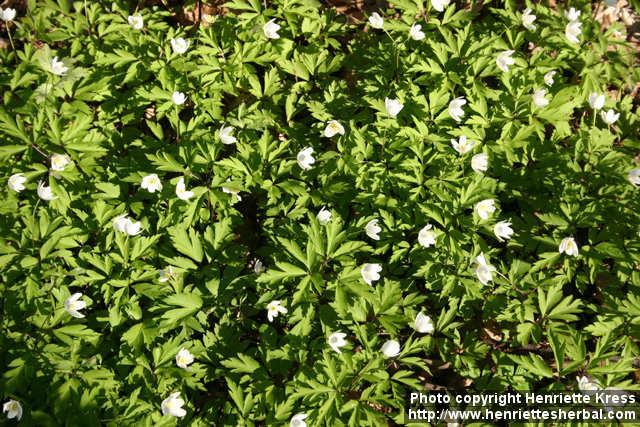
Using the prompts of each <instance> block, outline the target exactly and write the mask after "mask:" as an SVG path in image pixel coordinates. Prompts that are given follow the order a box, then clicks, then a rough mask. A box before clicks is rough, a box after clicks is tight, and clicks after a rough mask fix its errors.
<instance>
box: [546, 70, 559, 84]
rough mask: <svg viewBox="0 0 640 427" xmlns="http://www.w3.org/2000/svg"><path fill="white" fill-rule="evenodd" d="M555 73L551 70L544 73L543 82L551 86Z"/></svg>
mask: <svg viewBox="0 0 640 427" xmlns="http://www.w3.org/2000/svg"><path fill="white" fill-rule="evenodd" d="M556 73H557V72H556V71H554V70H551V71H549V72H548V73H547V74H545V75H544V83H545V84H546V85H547V86H553V76H555V75H556Z"/></svg>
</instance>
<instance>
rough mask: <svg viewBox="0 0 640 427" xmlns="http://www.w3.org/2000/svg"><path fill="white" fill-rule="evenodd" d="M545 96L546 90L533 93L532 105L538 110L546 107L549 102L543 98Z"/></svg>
mask: <svg viewBox="0 0 640 427" xmlns="http://www.w3.org/2000/svg"><path fill="white" fill-rule="evenodd" d="M546 95H547V90H546V89H538V90H536V91H535V92H533V105H535V106H536V107H538V108H542V107H546V106H547V105H549V100H548V99H547V98H546V97H545V96H546Z"/></svg>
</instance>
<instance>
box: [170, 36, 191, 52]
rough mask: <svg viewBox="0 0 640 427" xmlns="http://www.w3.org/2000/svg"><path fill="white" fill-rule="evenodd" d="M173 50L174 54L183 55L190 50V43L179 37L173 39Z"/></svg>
mask: <svg viewBox="0 0 640 427" xmlns="http://www.w3.org/2000/svg"><path fill="white" fill-rule="evenodd" d="M170 43H171V49H173V53H177V54H178V55H182V54H183V53H185V52H186V51H187V49H189V41H188V40H185V39H183V38H182V37H178V38H177V39H171V41H170Z"/></svg>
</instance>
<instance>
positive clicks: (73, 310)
mask: <svg viewBox="0 0 640 427" xmlns="http://www.w3.org/2000/svg"><path fill="white" fill-rule="evenodd" d="M80 298H82V294H81V293H80V292H76V293H75V294H73V295H71V296H70V297H69V298H67V299H66V300H65V302H64V309H65V310H66V311H67V313H69V314H70V315H72V316H73V317H77V318H78V319H80V318H83V317H84V314H82V313H80V310H82V309H84V308H85V307H86V306H87V303H86V302H84V301H82V300H81V299H80Z"/></svg>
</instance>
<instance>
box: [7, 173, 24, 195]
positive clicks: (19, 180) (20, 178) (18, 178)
mask: <svg viewBox="0 0 640 427" xmlns="http://www.w3.org/2000/svg"><path fill="white" fill-rule="evenodd" d="M25 182H27V178H26V177H25V176H24V175H23V174H22V172H19V173H14V174H13V175H11V176H10V177H9V181H8V183H7V185H8V186H9V188H10V189H12V190H13V191H15V192H16V193H19V192H21V191H22V190H24V189H25V186H24V183H25Z"/></svg>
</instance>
